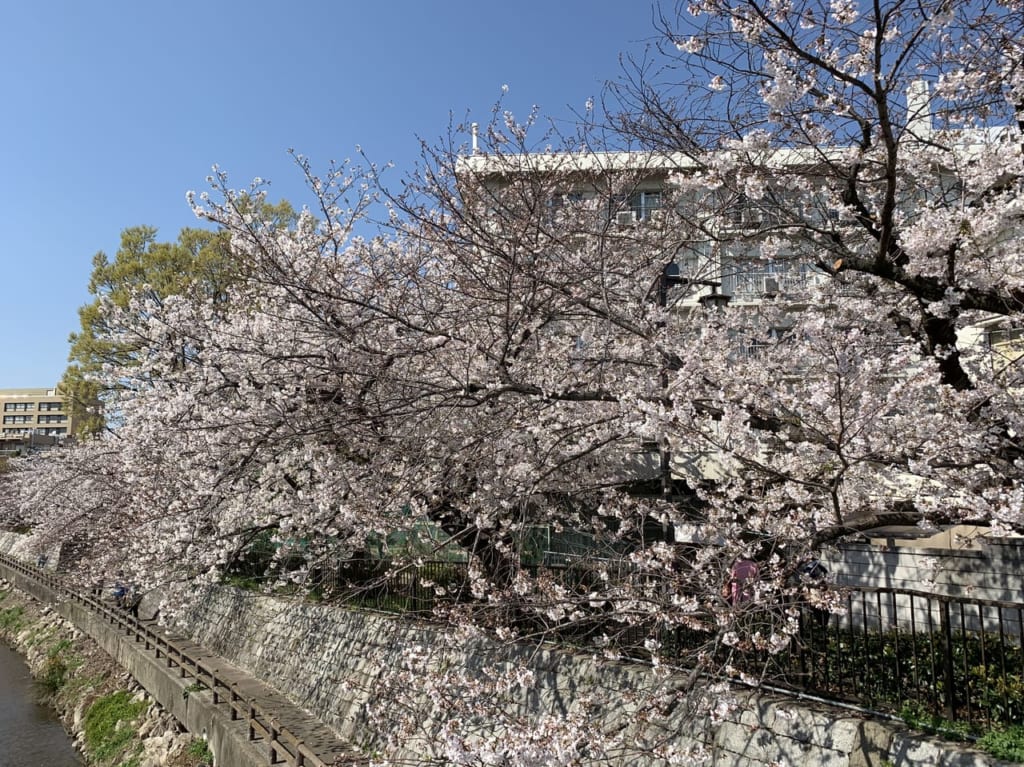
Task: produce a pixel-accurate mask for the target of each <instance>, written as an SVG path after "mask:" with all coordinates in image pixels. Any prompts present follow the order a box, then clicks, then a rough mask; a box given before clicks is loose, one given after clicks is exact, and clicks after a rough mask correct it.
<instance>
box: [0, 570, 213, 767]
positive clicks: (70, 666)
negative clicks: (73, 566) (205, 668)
mask: <svg viewBox="0 0 1024 767" xmlns="http://www.w3.org/2000/svg"><path fill="white" fill-rule="evenodd" d="M0 641H3V642H4V643H5V644H7V645H8V646H10V647H11V648H13V649H14V650H15V651H17V652H18V653H19V654H21V655H22V657H24V658H25V660H26V662H27V664H28V667H29V669H30V671H31V672H32V675H33V677H35V679H36V685H37V692H38V694H39V695H40V697H41V698H42V699H43V700H44V701H45V702H46V703H47V704H48V705H50V706H52V707H53V709H54V710H55V711H56V712H57V714H58V715H59V716H60V718H61V721H62V722H63V724H64V728H65V730H66V731H67V732H68V733H69V735H71V736H72V738H73V739H74V742H75V747H76V748H77V749H78V751H79V752H80V753H82V754H83V756H84V758H86V759H87V761H88V763H89V764H115V763H117V764H120V763H121V762H122V761H124V762H129V761H131V760H134V761H131V763H132V764H136V765H138V767H199V765H202V764H203V755H204V749H203V747H202V746H201V744H199V745H197V744H195V743H194V736H192V735H191V734H189V733H187V732H185V731H184V729H183V728H182V727H180V726H179V725H178V723H177V722H176V721H175V720H174V718H173V717H172V716H171V715H170V714H168V713H167V712H166V711H165V710H164V709H162V708H161V707H160V706H158V705H156V704H155V702H154V701H153V699H152V697H150V696H149V695H148V694H147V693H146V692H145V691H144V690H143V689H142V687H141V686H140V685H139V684H138V683H137V682H136V681H135V680H134V679H133V678H132V676H131V675H130V674H129V673H127V672H126V671H125V669H124V668H123V667H122V666H121V665H119V664H118V663H117V662H116V661H115V660H114V659H113V658H111V657H110V656H109V655H107V654H106V652H104V651H103V650H102V649H101V648H100V647H99V646H98V645H97V644H96V643H95V642H93V641H92V640H91V639H90V638H89V637H88V636H86V635H84V634H83V633H82V632H81V631H79V630H78V629H76V628H75V627H74V626H73V625H72V624H71V623H70V622H69V621H67V620H65V619H64V618H62V617H60V616H59V615H58V614H57V613H56V612H54V611H53V610H52V609H51V608H50V607H49V606H48V605H46V604H44V603H41V602H39V601H38V600H36V599H34V598H33V597H31V596H29V595H28V594H26V593H25V592H22V591H20V590H18V589H16V588H14V587H13V585H11V584H10V583H9V582H6V581H0ZM101 712H102V713H107V714H111V715H112V716H111V717H108V721H107V722H106V723H104V722H101V721H100V717H99V714H100V713H101ZM118 715H120V717H123V718H119V716H118ZM119 722H120V723H119Z"/></svg>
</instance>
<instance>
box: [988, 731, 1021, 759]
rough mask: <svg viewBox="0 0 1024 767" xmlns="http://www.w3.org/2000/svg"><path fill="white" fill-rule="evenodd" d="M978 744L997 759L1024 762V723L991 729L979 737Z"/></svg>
mask: <svg viewBox="0 0 1024 767" xmlns="http://www.w3.org/2000/svg"><path fill="white" fill-rule="evenodd" d="M978 746H980V747H981V748H983V749H984V750H986V751H988V752H989V753H990V754H992V756H994V757H996V759H1005V760H1007V761H1010V762H1024V725H1019V724H1017V725H1014V726H1012V727H1006V728H1004V729H998V730H990V731H989V732H987V733H985V734H984V735H983V736H982V737H981V738H979V739H978Z"/></svg>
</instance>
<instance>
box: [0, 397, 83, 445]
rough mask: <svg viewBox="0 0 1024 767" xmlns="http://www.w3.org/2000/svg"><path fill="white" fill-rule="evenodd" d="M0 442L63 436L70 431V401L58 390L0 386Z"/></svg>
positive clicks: (59, 437)
mask: <svg viewBox="0 0 1024 767" xmlns="http://www.w3.org/2000/svg"><path fill="white" fill-rule="evenodd" d="M0 420H2V423H0V441H2V442H5V443H10V442H23V441H25V440H26V439H28V438H30V437H34V436H43V437H56V438H57V439H62V438H64V437H67V436H68V435H70V434H71V433H72V424H71V404H70V403H69V402H67V401H66V400H65V398H64V397H63V395H61V394H60V391H59V389H57V388H52V389H0Z"/></svg>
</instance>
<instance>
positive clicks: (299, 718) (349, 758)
mask: <svg viewBox="0 0 1024 767" xmlns="http://www.w3.org/2000/svg"><path fill="white" fill-rule="evenodd" d="M139 622H140V623H142V624H143V625H145V626H147V627H148V628H150V630H152V631H159V632H160V633H162V634H163V635H164V636H165V637H166V638H167V639H168V641H170V642H171V643H173V644H174V645H175V646H176V647H178V648H180V649H181V650H182V651H183V652H185V653H186V654H187V655H188V656H189V657H191V658H193V659H195V660H197V661H199V662H200V663H201V664H202V665H203V667H204V668H208V669H210V670H211V671H213V672H214V673H216V674H217V676H218V677H220V678H222V679H224V680H225V681H227V682H228V683H229V684H234V685H235V686H236V689H237V690H238V692H239V694H240V695H241V696H242V697H243V698H245V699H247V700H252V701H253V702H254V703H256V704H257V705H258V706H259V707H260V708H262V709H263V710H264V711H266V712H268V713H270V715H271V716H272V717H273V718H274V720H275V721H276V722H277V723H278V724H280V725H281V726H283V727H285V728H287V729H288V730H289V731H290V732H291V733H292V734H293V735H295V736H296V737H297V738H298V739H299V740H301V741H302V742H303V743H305V744H306V745H307V746H309V747H310V748H311V749H312V750H313V751H314V752H315V753H316V754H317V756H319V757H320V758H321V759H322V760H323V761H324V762H326V763H327V764H337V765H349V764H360V763H366V759H365V758H364V757H361V756H360V755H359V753H358V752H357V751H356V750H355V749H354V748H353V747H352V746H349V745H347V744H346V743H344V742H343V741H342V740H340V739H339V738H338V737H337V736H336V735H335V734H334V731H333V730H331V729H330V728H329V727H328V726H327V725H325V724H323V723H322V722H321V721H320V720H319V719H317V718H316V717H315V716H313V714H311V713H309V712H307V711H304V710H303V709H302V708H300V707H299V706H297V705H296V704H295V703H293V702H292V701H291V700H290V699H289V698H287V697H285V696H284V695H283V694H282V693H280V692H278V691H277V690H275V689H274V688H273V687H271V686H270V685H268V684H267V683H266V682H263V681H261V680H260V679H257V678H256V677H254V676H252V675H251V674H249V673H247V672H246V671H244V670H243V669H241V668H239V667H238V666H236V665H234V664H233V663H231V662H230V661H227V660H225V659H224V658H222V657H220V656H219V655H215V654H213V653H212V652H210V651H209V650H207V649H206V648H205V647H203V646H202V645H200V644H197V643H196V642H193V641H192V640H191V639H189V638H188V637H186V636H184V635H182V634H179V633H176V632H174V631H170V630H168V629H166V628H163V627H159V626H157V624H156V622H155V621H139ZM225 705H226V704H225ZM257 742H259V741H258V740H257Z"/></svg>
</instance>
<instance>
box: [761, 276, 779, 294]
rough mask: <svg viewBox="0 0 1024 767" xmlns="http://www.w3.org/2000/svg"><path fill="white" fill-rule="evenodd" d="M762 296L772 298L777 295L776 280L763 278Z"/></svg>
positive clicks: (777, 282)
mask: <svg viewBox="0 0 1024 767" xmlns="http://www.w3.org/2000/svg"><path fill="white" fill-rule="evenodd" d="M764 294H765V295H766V296H768V297H770V298H774V297H775V296H777V295H778V294H779V281H778V279H777V278H775V277H765V278H764Z"/></svg>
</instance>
